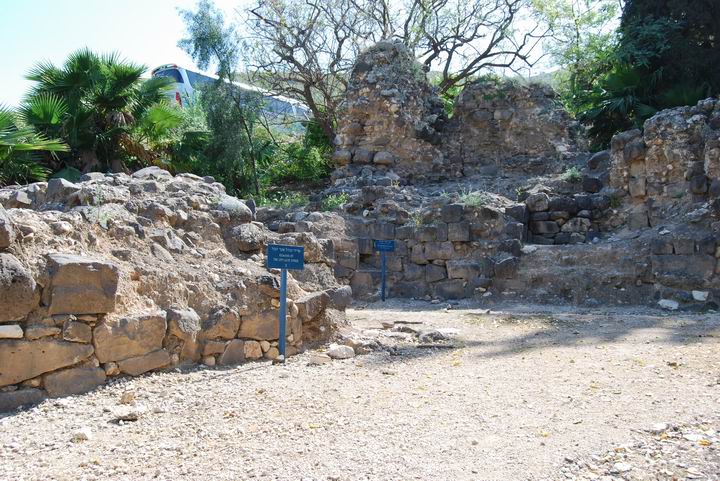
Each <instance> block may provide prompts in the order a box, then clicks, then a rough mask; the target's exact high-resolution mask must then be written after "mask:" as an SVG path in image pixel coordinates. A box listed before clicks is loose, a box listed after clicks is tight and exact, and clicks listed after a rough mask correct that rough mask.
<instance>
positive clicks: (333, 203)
mask: <svg viewBox="0 0 720 481" xmlns="http://www.w3.org/2000/svg"><path fill="white" fill-rule="evenodd" d="M349 199H350V196H348V195H347V193H345V192H343V193H342V194H330V195H329V196H327V197H325V198H324V199H323V200H322V204H321V208H322V210H324V211H331V210H335V209H338V208H340V207H342V206H343V205H345V203H346V202H347V201H348V200H349Z"/></svg>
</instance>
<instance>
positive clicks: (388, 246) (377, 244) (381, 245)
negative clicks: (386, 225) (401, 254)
mask: <svg viewBox="0 0 720 481" xmlns="http://www.w3.org/2000/svg"><path fill="white" fill-rule="evenodd" d="M373 244H374V248H375V250H376V251H378V252H394V251H395V241H394V240H374V241H373Z"/></svg>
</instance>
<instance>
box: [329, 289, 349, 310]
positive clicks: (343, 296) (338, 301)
mask: <svg viewBox="0 0 720 481" xmlns="http://www.w3.org/2000/svg"><path fill="white" fill-rule="evenodd" d="M327 293H328V295H329V296H330V304H331V305H332V307H334V308H335V309H339V310H344V309H345V308H346V307H348V306H349V305H350V304H352V288H351V287H350V286H341V287H338V288H335V289H330V290H329V291H327Z"/></svg>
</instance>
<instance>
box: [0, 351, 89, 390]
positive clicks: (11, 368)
mask: <svg viewBox="0 0 720 481" xmlns="http://www.w3.org/2000/svg"><path fill="white" fill-rule="evenodd" d="M92 353H93V348H92V346H90V345H88V344H78V343H73V342H62V341H55V340H38V341H20V340H17V341H0V386H7V385H9V384H15V383H18V382H20V381H24V380H26V379H31V378H33V377H35V376H39V375H40V374H44V373H46V372H49V371H54V370H56V369H60V368H63V367H66V366H71V365H73V364H77V363H78V362H80V361H82V360H83V359H87V358H88V357H90V355H91V354H92Z"/></svg>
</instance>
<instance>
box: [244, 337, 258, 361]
mask: <svg viewBox="0 0 720 481" xmlns="http://www.w3.org/2000/svg"><path fill="white" fill-rule="evenodd" d="M243 349H244V351H245V359H251V360H252V359H260V358H261V357H263V352H262V347H260V343H259V342H257V341H245V342H244V347H243ZM241 362H242V361H241Z"/></svg>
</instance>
